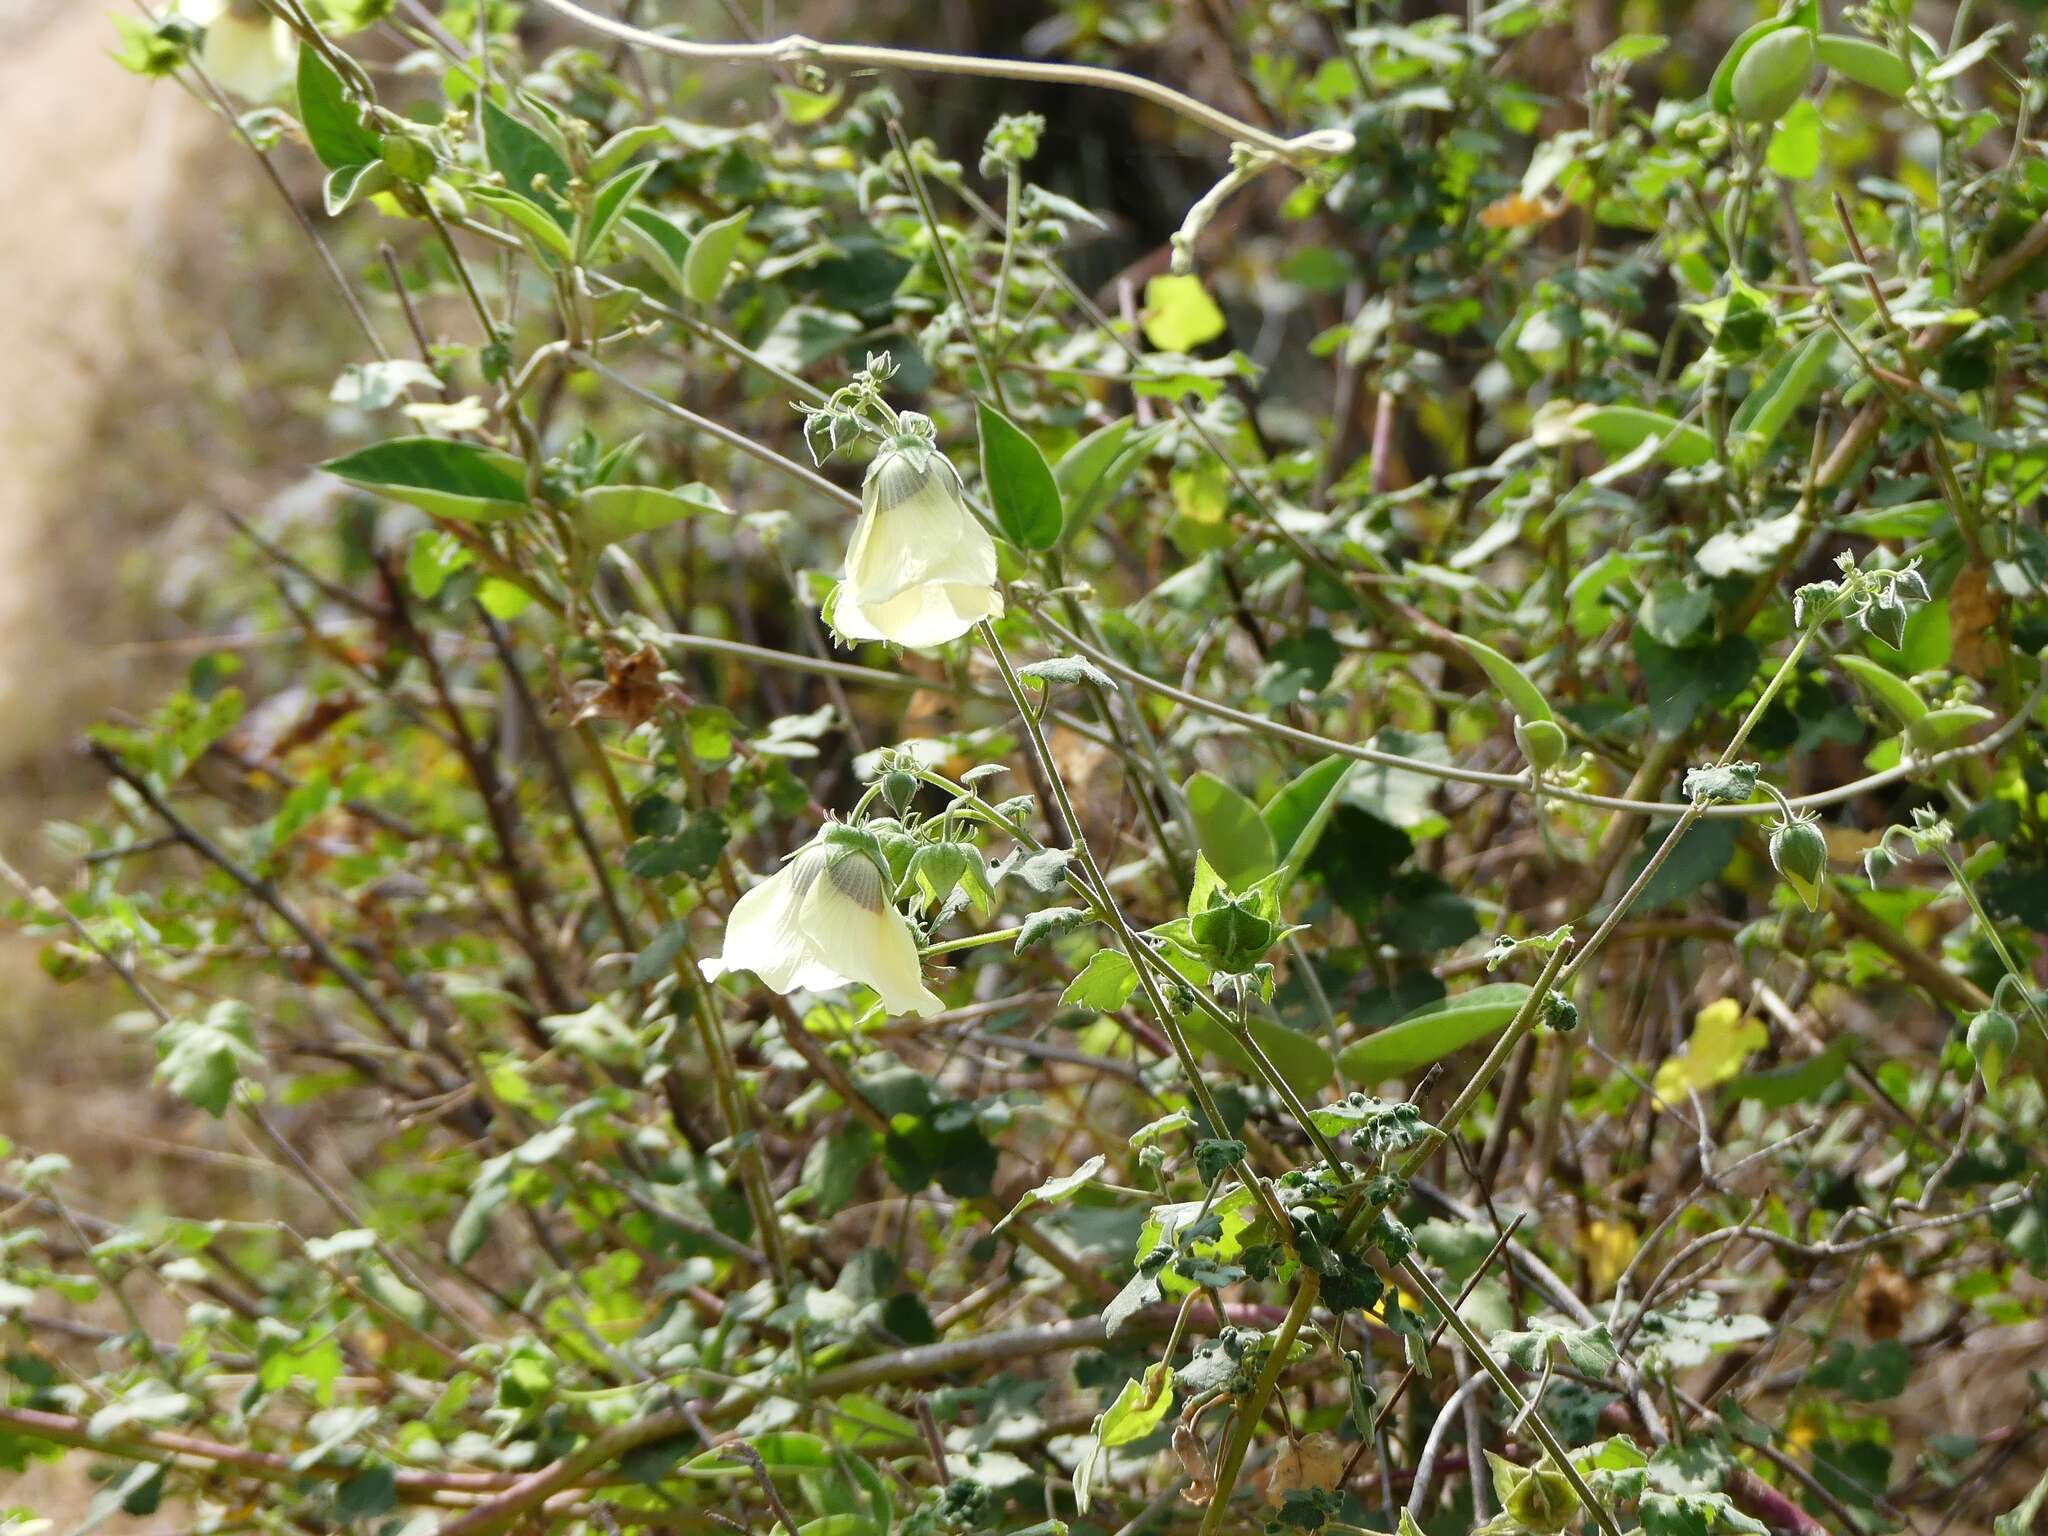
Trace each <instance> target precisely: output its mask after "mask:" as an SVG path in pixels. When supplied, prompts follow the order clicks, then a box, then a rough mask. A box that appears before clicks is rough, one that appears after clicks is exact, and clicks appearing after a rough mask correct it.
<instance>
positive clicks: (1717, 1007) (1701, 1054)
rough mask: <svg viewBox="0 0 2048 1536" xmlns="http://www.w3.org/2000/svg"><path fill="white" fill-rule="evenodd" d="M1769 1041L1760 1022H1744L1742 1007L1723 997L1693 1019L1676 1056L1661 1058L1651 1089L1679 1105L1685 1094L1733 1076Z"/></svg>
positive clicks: (1769, 1035) (1768, 1033)
mask: <svg viewBox="0 0 2048 1536" xmlns="http://www.w3.org/2000/svg"><path fill="white" fill-rule="evenodd" d="M1770 1040H1771V1032H1770V1031H1769V1030H1768V1029H1766V1028H1764V1026H1763V1025H1762V1023H1760V1022H1759V1021H1758V1020H1756V1019H1745V1018H1744V1017H1743V1014H1742V1005H1741V1004H1740V1003H1738V1002H1736V1001H1735V999H1734V998H1732V997H1724V998H1722V999H1721V1000H1720V1001H1719V1002H1717V1003H1709V1004H1707V1006H1706V1007H1704V1008H1702V1009H1701V1010H1700V1011H1699V1012H1698V1013H1697V1014H1695V1015H1694V1016H1693V1021H1692V1038H1691V1039H1690V1040H1688V1041H1687V1042H1686V1044H1685V1049H1684V1050H1683V1051H1682V1052H1680V1053H1679V1054H1678V1055H1676V1056H1670V1057H1666V1058H1665V1061H1664V1064H1663V1065H1662V1066H1661V1067H1659V1068H1658V1069H1657V1078H1656V1081H1655V1082H1654V1083H1653V1084H1652V1085H1651V1086H1652V1088H1653V1089H1654V1090H1655V1092H1656V1095H1657V1097H1658V1098H1660V1099H1662V1100H1663V1101H1664V1102H1665V1103H1667V1104H1680V1103H1683V1102H1684V1101H1685V1096H1686V1094H1687V1092H1688V1091H1691V1092H1698V1091H1700V1090H1702V1089H1706V1088H1711V1087H1713V1086H1714V1085H1715V1084H1716V1083H1725V1082H1727V1081H1728V1079H1729V1078H1731V1077H1734V1076H1735V1075H1736V1074H1737V1073H1738V1072H1740V1071H1741V1070H1742V1068H1743V1064H1744V1063H1745V1062H1747V1061H1748V1060H1749V1058H1750V1057H1751V1056H1753V1055H1755V1054H1756V1052H1758V1051H1760V1050H1762V1049H1763V1048H1764V1047H1765V1046H1766V1045H1768V1044H1770Z"/></svg>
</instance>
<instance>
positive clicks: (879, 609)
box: [832, 453, 1003, 646]
mask: <svg viewBox="0 0 2048 1536" xmlns="http://www.w3.org/2000/svg"><path fill="white" fill-rule="evenodd" d="M861 502H862V510H861V517H860V522H859V523H858V524H857V525H856V526H855V528H854V533H853V541H852V543H851V544H850V545H849V546H848V548H847V552H846V568H845V575H844V578H843V579H842V581H841V582H840V586H839V595H838V598H837V599H836V601H835V603H834V607H833V612H832V625H833V628H834V629H836V630H837V631H838V632H839V635H840V637H841V638H842V639H845V640H889V641H893V642H894V643H895V644H897V645H907V646H925V645H938V644H941V643H943V642H945V641H947V640H953V639H957V638H958V637H959V636H961V635H963V634H965V633H966V632H967V631H968V630H969V629H971V628H973V626H974V625H975V623H976V622H978V621H979V620H981V619H986V618H994V617H996V616H997V615H999V614H1000V613H1001V612H1002V611H1003V600H1002V594H1001V593H1000V592H999V591H997V589H996V546H995V540H994V539H992V538H990V537H989V534H988V530H987V529H985V528H983V527H982V526H981V524H980V523H978V522H976V521H975V519H974V517H973V515H972V514H971V513H969V512H968V510H967V507H966V504H965V503H964V502H963V501H962V500H961V498H960V485H959V477H958V475H957V474H956V473H955V471H954V470H953V467H952V466H951V465H950V464H948V463H947V462H946V461H945V460H944V459H942V458H938V457H936V456H934V457H932V458H931V459H930V460H928V461H927V462H926V464H925V466H924V468H923V469H922V471H920V470H919V469H918V468H916V467H914V465H913V461H912V459H911V458H910V457H909V456H908V455H905V454H901V453H894V454H885V455H884V456H883V457H882V458H881V459H878V460H877V461H876V464H875V467H874V469H873V470H872V471H871V472H870V473H869V475H868V483H867V486H866V488H865V489H864V491H863V493H862V496H861Z"/></svg>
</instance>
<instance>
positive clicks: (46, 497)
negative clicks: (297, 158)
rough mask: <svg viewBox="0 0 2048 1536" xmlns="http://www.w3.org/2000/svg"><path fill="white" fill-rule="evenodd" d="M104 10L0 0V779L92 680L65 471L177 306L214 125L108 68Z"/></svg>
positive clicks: (87, 578) (57, 0)
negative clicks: (174, 238)
mask: <svg viewBox="0 0 2048 1536" xmlns="http://www.w3.org/2000/svg"><path fill="white" fill-rule="evenodd" d="M107 10H108V7H106V6H102V5H95V4H88V3H83V0H0V143H4V144H6V145H7V146H8V151H7V153H6V154H5V155H0V346H4V349H5V350H4V356H5V364H4V367H0V773H6V772H9V771H11V770H14V769H17V768H19V767H21V766H22V765H23V764H24V763H25V762H27V761H29V760H30V759H32V758H34V757H38V756H41V755H43V754H45V753H48V752H49V751H50V750H51V749H52V748H53V747H55V748H58V749H60V750H61V748H62V746H63V744H64V742H65V740H66V739H67V738H68V736H69V735H70V734H71V733H72V732H73V731H75V730H76V728H77V727H78V725H79V724H80V723H81V715H82V714H83V713H89V701H88V700H86V699H82V698H80V697H79V694H80V692H81V691H87V692H90V691H95V690H94V686H93V685H94V681H95V679H98V678H101V677H103V676H104V673H105V667H106V653H105V649H104V647H105V643H106V641H107V639H108V638H109V637H110V633H111V627H110V626H109V625H108V624H107V623H106V622H105V619H106V614H105V612H104V610H105V607H106V604H107V603H108V601H109V599H110V598H111V597H112V595H113V594H112V591H111V585H112V583H111V578H112V576H113V574H114V568H115V566H116V565H117V564H118V559H119V555H120V550H119V549H109V548H104V547H96V544H97V543H99V542H102V541H104V539H105V536H106V534H107V533H108V530H107V527H106V524H105V522H104V521H103V520H102V519H101V518H98V517H95V516H93V515H92V513H93V511H94V509H93V508H92V507H91V506H90V504H89V500H88V498H89V495H90V492H89V491H87V490H86V488H85V477H84V476H83V475H82V474H81V473H80V468H81V466H83V465H86V464H89V463H90V462H91V457H92V456H93V455H96V454H119V453H120V452H121V441H120V435H119V432H118V430H117V429H116V428H113V427H110V424H109V423H108V422H106V421H105V420H104V419H103V417H102V412H101V410H100V409H99V406H100V404H101V401H102V399H103V396H104V394H105V392H106V389H107V387H108V384H109V382H110V381H112V380H114V379H116V378H117V377H119V376H120V375H121V373H122V372H123V370H126V369H128V368H129V367H131V366H132V365H133V364H134V363H135V362H136V360H137V358H138V356H139V355H140V353H141V350H142V349H143V348H145V347H146V346H147V345H148V342H149V338H150V337H151V336H152V335H153V334H154V333H155V331H156V330H157V329H158V327H157V324H156V317H157V316H158V315H159V314H160V313H161V312H162V310H163V307H164V306H166V305H167V304H174V303H176V302H177V296H176V295H175V294H170V293H166V292H164V291H163V290H162V288H161V286H160V285H159V284H158V283H157V282H155V281H153V279H154V278H155V276H156V274H157V273H158V272H159V271H160V270H162V266H161V262H160V260H159V257H160V255H161V253H162V252H163V250H164V248H165V242H166V236H167V231H168V230H169V229H170V228H171V227H172V226H173V224H174V222H175V224H176V225H178V226H182V227H183V228H185V229H187V230H189V229H190V228H192V227H193V225H194V223H195V221H196V220H197V219H199V218H202V217H203V216H204V210H203V209H202V208H200V207H195V206H194V205H193V203H192V202H191V201H190V199H191V197H192V195H193V194H195V193H196V194H198V195H200V197H201V198H202V199H203V198H204V195H205V191H206V184H205V183H204V182H203V181H202V180H201V179H200V178H197V177H195V176H193V175H191V174H190V172H191V169H192V155H193V151H194V149H195V146H198V145H200V144H202V143H206V142H208V141H209V128H210V126H211V125H209V124H208V122H207V121H206V118H205V115H204V114H203V113H202V112H201V111H200V110H199V109H198V108H197V107H196V106H195V105H194V104H193V103H192V102H191V101H189V100H187V99H186V98H185V97H184V96H183V95H182V93H180V92H179V90H178V89H177V88H176V87H175V86H172V85H169V84H155V85H153V84H152V83H151V82H148V81H144V80H141V79H138V78H137V77H135V76H133V75H130V74H128V73H127V72H126V71H124V70H122V69H120V68H119V67H118V66H116V65H115V64H114V63H113V61H112V60H111V59H110V58H109V57H108V51H109V48H110V47H111V45H112V43H113V40H114V31H113V27H112V24H111V23H110V22H109V21H108V19H107V14H106V13H107ZM81 503H86V504H81ZM88 530H90V531H91V532H92V533H93V534H95V535H96V536H97V538H96V539H89V538H86V537H84V536H83V535H85V534H86V532H87V531H88ZM20 809H21V810H23V811H31V812H32V810H33V807H32V806H24V807H21V808H20ZM6 819H9V820H12V819H13V818H12V817H9V818H6Z"/></svg>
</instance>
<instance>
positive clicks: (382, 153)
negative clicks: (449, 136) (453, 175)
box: [377, 133, 436, 182]
mask: <svg viewBox="0 0 2048 1536" xmlns="http://www.w3.org/2000/svg"><path fill="white" fill-rule="evenodd" d="M377 158H378V159H380V160H382V161H383V162H384V166H385V168H386V169H387V170H389V171H390V172H391V174H392V175H394V176H396V177H397V178H398V179H399V180H400V181H410V182H422V181H425V180H426V179H427V178H428V177H429V176H431V175H433V174H434V171H435V169H436V167H435V164H434V152H433V150H431V149H430V148H428V147H427V145H426V144H425V143H423V142H422V141H420V140H419V139H416V138H414V137H413V136H412V135H411V134H408V133H387V134H385V135H384V137H383V138H382V139H381V140H379V141H378V144H377Z"/></svg>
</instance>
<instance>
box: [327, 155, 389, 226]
mask: <svg viewBox="0 0 2048 1536" xmlns="http://www.w3.org/2000/svg"><path fill="white" fill-rule="evenodd" d="M390 185H391V172H390V171H389V169H387V168H386V167H385V165H384V163H383V161H381V160H378V161H372V162H371V163H370V164H368V165H344V166H342V167H341V168H340V169H339V170H333V171H329V172H328V173H327V179H326V180H325V181H323V182H321V183H320V206H321V207H322V208H323V209H325V210H326V213H327V216H328V217H329V218H330V219H331V218H334V217H336V216H337V215H339V214H340V213H342V212H343V211H345V210H346V209H347V208H348V206H349V204H351V203H353V202H354V201H355V200H356V199H357V198H359V197H368V196H369V195H370V194H371V193H373V192H381V191H383V190H384V188H386V187H388V186H390Z"/></svg>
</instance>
